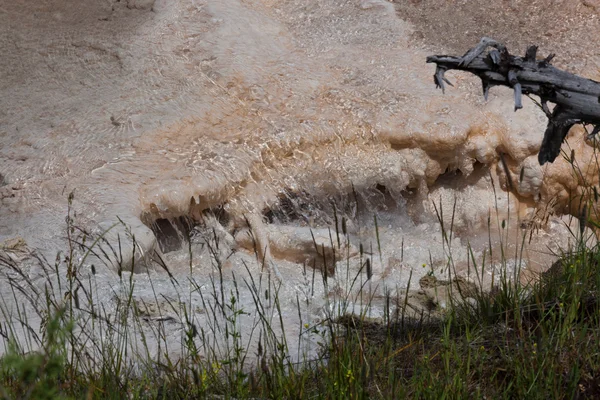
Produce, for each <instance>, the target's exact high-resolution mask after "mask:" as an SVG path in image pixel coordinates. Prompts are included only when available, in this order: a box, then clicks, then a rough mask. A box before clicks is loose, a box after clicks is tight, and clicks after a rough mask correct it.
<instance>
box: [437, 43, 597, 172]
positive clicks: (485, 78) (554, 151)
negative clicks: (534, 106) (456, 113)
mask: <svg viewBox="0 0 600 400" xmlns="http://www.w3.org/2000/svg"><path fill="white" fill-rule="evenodd" d="M490 47H491V48H492V49H491V50H490V51H487V52H486V50H487V49H488V48H490ZM553 57H554V55H553V54H551V55H549V56H548V57H546V58H544V59H538V58H537V46H531V47H529V48H528V49H527V52H526V53H525V57H518V56H513V55H511V54H509V52H508V50H507V49H506V47H505V46H504V45H502V44H500V43H498V42H496V41H495V40H493V39H489V38H483V39H481V42H479V44H478V45H477V46H475V47H474V48H472V49H471V50H469V51H468V52H467V53H466V54H465V55H464V56H462V57H455V56H430V57H427V62H428V63H435V64H436V65H437V68H436V71H435V75H434V81H435V84H436V87H439V88H441V89H442V91H444V87H445V86H444V83H447V84H449V85H451V86H452V84H451V83H450V82H449V81H448V80H447V79H446V78H445V77H444V73H445V72H446V71H448V70H450V69H457V70H462V71H467V72H471V73H473V74H475V75H477V76H478V77H479V78H481V82H482V83H483V94H484V96H485V98H486V99H487V95H488V92H489V90H490V88H491V87H492V86H508V87H511V88H513V90H514V94H515V111H516V110H518V109H520V108H523V104H522V95H523V94H534V95H537V96H539V98H540V103H539V106H540V107H542V109H543V110H544V112H545V113H546V115H547V117H548V126H547V127H546V132H545V133H544V139H543V141H542V146H541V148H540V152H539V154H538V161H539V163H540V165H543V164H544V163H546V162H553V161H554V160H555V159H556V157H557V156H558V155H559V154H560V147H561V144H562V142H563V140H564V138H565V136H567V133H568V132H569V129H571V127H572V126H573V125H575V124H583V125H584V126H585V125H591V126H592V127H593V129H592V132H591V133H590V134H589V136H590V137H593V136H594V135H596V134H597V133H598V132H600V83H599V82H596V81H593V80H591V79H586V78H582V77H580V76H577V75H574V74H571V73H569V72H566V71H562V70H560V69H558V68H555V67H553V66H552V65H551V64H550V61H551V60H552V58H553ZM548 102H551V103H554V104H555V107H554V109H553V110H552V111H550V109H549V108H548Z"/></svg>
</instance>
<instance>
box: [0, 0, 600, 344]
mask: <svg viewBox="0 0 600 400" xmlns="http://www.w3.org/2000/svg"><path fill="white" fill-rule="evenodd" d="M454 3H457V2H446V3H443V5H440V6H438V5H437V2H433V1H425V0H424V1H401V0H397V1H396V2H395V3H391V2H387V1H384V0H347V1H345V0H326V1H320V2H310V1H300V0H290V1H277V2H276V1H271V0H262V1H239V0H221V1H209V0H188V1H142V0H128V1H105V2H95V1H84V2H70V1H41V2H36V3H35V4H28V5H20V4H16V3H6V4H3V5H1V6H0V26H1V27H2V28H0V46H2V49H3V57H2V59H1V60H0V71H1V75H2V77H3V78H2V81H1V82H0V85H1V86H0V88H1V89H0V90H1V91H2V97H1V98H0V173H1V174H2V180H3V186H2V187H0V197H1V208H0V239H1V240H3V241H4V248H5V251H8V252H9V253H10V252H11V251H12V253H11V254H13V256H15V254H17V253H18V250H17V249H16V247H18V246H21V247H23V248H28V249H39V251H41V252H43V253H44V254H46V255H48V256H53V255H54V254H55V253H56V251H57V250H59V249H61V248H64V246H65V237H66V225H65V223H64V220H65V216H66V212H67V195H68V194H69V193H70V192H74V196H75V197H74V203H73V209H74V211H75V212H76V218H75V221H76V224H77V225H78V226H81V227H83V228H85V229H87V230H89V231H95V232H101V231H102V230H103V229H107V228H108V227H110V226H112V225H113V224H114V223H115V221H117V217H118V218H120V219H121V220H122V221H123V222H124V223H125V225H126V226H127V228H125V226H122V225H117V226H116V227H115V228H113V229H112V230H111V231H110V233H109V234H108V235H107V238H108V240H109V241H112V243H113V244H114V243H116V238H117V236H120V237H121V239H122V241H123V244H124V245H123V249H122V251H123V252H127V251H131V250H127V246H126V245H129V246H130V245H131V243H130V241H128V240H127V237H130V235H129V234H128V233H127V232H130V233H133V234H134V235H135V238H136V242H137V244H138V245H139V251H137V252H136V253H135V257H138V258H137V259H136V265H137V266H138V268H137V269H136V272H144V271H145V270H146V267H147V266H150V267H152V266H153V265H155V264H153V261H152V260H153V259H155V255H156V254H159V255H161V256H162V257H163V258H164V259H165V261H166V262H167V263H168V264H169V265H170V270H171V271H172V273H173V274H174V275H176V276H186V274H190V273H191V274H192V275H193V276H194V277H195V278H197V279H199V280H200V281H207V280H208V277H209V276H212V275H213V274H214V273H215V270H214V263H215V260H217V262H218V263H220V264H221V265H222V266H223V268H224V269H225V270H226V271H227V276H228V277H229V276H231V273H237V274H245V273H250V274H256V275H260V273H261V271H262V270H263V269H264V268H267V269H271V270H273V271H275V270H277V271H278V274H279V278H280V279H281V280H282V281H283V282H284V285H283V287H284V289H283V290H282V292H281V293H282V296H283V297H284V298H285V301H284V307H283V311H282V312H283V313H284V314H285V318H287V321H289V329H290V331H291V332H292V333H294V332H295V333H297V332H298V331H300V330H301V326H300V321H299V320H298V318H297V315H298V311H297V310H296V309H295V305H296V302H295V299H296V295H297V294H298V293H304V294H305V295H306V296H307V297H311V298H312V299H313V300H312V303H311V305H310V306H307V307H306V308H305V309H303V310H302V313H305V314H306V316H305V318H306V319H305V321H306V320H311V321H313V320H318V319H319V318H321V319H322V318H323V308H324V307H326V305H325V300H324V299H325V298H329V297H331V296H333V297H335V296H340V297H344V296H347V295H348V294H349V293H350V294H351V295H352V294H356V293H354V292H353V290H354V289H349V288H348V286H347V277H346V274H348V271H351V273H349V274H350V275H352V274H356V273H358V271H359V270H360V268H361V266H364V263H365V260H366V259H369V262H370V263H371V265H372V267H371V268H372V276H370V278H371V279H370V282H371V283H370V286H369V290H371V291H372V292H373V291H374V292H376V294H377V296H379V297H383V296H384V292H390V291H391V292H394V293H400V292H401V291H403V290H406V288H407V285H408V282H409V277H410V279H411V280H412V282H413V287H414V288H415V292H414V293H415V296H417V297H418V296H419V295H423V296H425V298H426V297H427V293H426V292H427V290H426V288H421V291H420V292H419V290H418V287H417V286H418V284H417V283H416V282H418V281H419V279H421V278H422V277H424V276H426V275H431V274H433V275H434V276H438V277H440V279H441V278H442V277H446V276H447V273H448V267H449V266H451V267H452V269H453V270H454V271H455V272H457V273H458V274H459V275H467V274H468V273H470V272H471V270H470V269H471V268H472V265H471V261H472V260H470V259H469V253H468V251H469V248H472V250H473V254H474V257H475V258H476V259H477V260H479V261H481V260H482V259H483V257H484V254H486V255H487V254H488V252H489V251H490V249H491V250H493V254H495V255H496V257H498V255H499V254H500V252H499V251H498V250H499V249H500V247H504V249H505V250H506V253H507V254H511V257H510V260H509V261H508V262H506V263H504V266H508V267H509V268H512V269H515V268H517V269H523V270H527V271H533V272H539V271H541V270H543V269H545V268H547V267H548V266H549V265H550V264H551V263H552V262H553V261H554V260H555V259H556V254H558V253H559V252H560V250H561V249H565V248H567V247H568V244H569V243H570V242H573V241H574V240H575V238H574V236H573V233H572V232H573V231H576V230H577V229H576V225H577V224H575V223H574V222H573V219H572V218H570V217H569V215H578V214H579V210H580V208H581V205H580V203H581V201H580V200H578V199H580V198H581V196H582V195H586V194H587V193H590V191H589V187H590V185H595V184H597V183H598V168H597V164H596V159H595V148H594V143H592V142H590V141H586V140H584V136H585V135H584V134H583V132H582V131H581V130H577V129H574V130H573V131H572V132H571V134H570V136H569V139H568V142H567V143H566V144H565V145H564V149H565V152H566V153H567V154H570V153H571V150H574V151H575V154H576V163H575V164H576V168H574V167H573V165H572V164H571V163H570V162H569V161H568V160H566V159H563V157H560V158H559V159H558V160H557V161H556V162H554V163H553V164H550V165H546V166H544V167H540V166H539V165H538V163H537V159H536V155H537V150H538V149H539V146H540V144H541V138H542V133H543V131H544V129H545V125H546V118H545V116H544V114H543V113H542V112H541V111H540V110H539V109H538V108H537V107H536V106H535V105H534V103H533V102H526V106H525V109H524V110H521V111H519V112H517V113H514V112H513V103H512V94H511V92H510V91H509V90H507V89H506V90H503V89H501V88H496V89H494V90H493V91H492V93H491V95H490V99H489V101H487V102H485V101H484V99H483V96H481V95H480V83H479V82H478V81H477V79H475V78H474V77H472V76H467V75H465V74H459V73H454V74H448V77H449V78H450V79H451V80H452V81H453V83H454V85H455V87H454V88H450V90H447V92H446V94H445V95H442V94H441V92H439V91H436V90H435V88H434V85H433V80H432V74H433V68H432V67H431V66H428V65H426V64H425V62H424V60H425V57H426V56H427V55H430V54H434V53H440V52H441V53H450V54H454V53H457V54H460V53H462V52H464V51H466V50H467V49H468V48H469V47H471V46H473V45H474V44H475V43H476V41H478V40H479V38H480V37H481V36H495V37H497V38H499V39H501V40H504V41H505V42H506V43H507V45H508V46H509V49H511V50H513V51H515V52H517V51H518V52H521V51H523V50H524V48H525V45H526V44H530V43H538V44H541V45H542V48H541V51H547V52H557V53H558V56H557V58H558V60H557V61H556V63H557V65H558V66H559V67H563V68H566V69H568V70H570V71H573V72H576V73H580V74H583V75H584V76H588V77H590V78H595V77H598V75H599V70H598V68H599V65H600V58H599V56H598V54H597V53H596V51H595V50H593V51H592V49H591V48H590V47H589V46H591V45H592V44H593V40H591V39H590V40H585V37H587V36H585V35H588V33H587V32H593V31H594V29H593V27H597V25H598V14H597V10H596V8H595V5H594V4H593V2H581V3H579V2H576V1H572V2H569V6H568V7H563V8H562V9H561V10H563V11H565V10H566V11H565V12H567V14H568V18H567V21H568V23H567V24H565V25H564V26H557V24H553V23H550V22H548V21H555V16H556V15H558V14H557V13H558V11H560V10H559V9H558V8H556V7H557V6H555V5H554V3H552V6H547V7H546V6H545V3H548V4H550V3H551V2H549V1H548V2H542V1H538V2H519V1H515V2H511V3H510V4H509V5H507V6H506V7H505V6H500V5H491V4H490V5H485V7H484V5H481V7H479V8H478V7H476V6H475V5H471V4H470V3H469V5H463V4H462V3H461V4H458V3H457V4H454ZM522 3H523V4H522ZM525 3H527V4H525ZM502 4H504V3H502ZM531 7H534V8H535V7H538V8H539V9H542V10H544V11H543V12H542V13H541V14H540V13H538V14H539V15H541V17H540V21H538V22H540V23H539V24H528V23H526V22H524V21H523V22H522V23H521V22H520V21H521V19H519V18H520V17H519V16H520V15H525V12H527V13H528V12H529V11H531V12H533V11H535V10H534V9H530V8H531ZM540 7H541V8H540ZM446 15H447V16H448V18H444V16H446ZM528 15H529V13H528ZM490 21H493V22H490ZM496 21H500V22H496ZM502 22H504V24H502ZM507 27H508V28H507ZM509 28H510V29H509ZM445 32H448V33H445ZM581 39H583V40H581ZM526 42H527V43H526ZM501 154H502V155H503V157H504V158H505V161H506V164H507V167H508V172H509V174H510V175H511V178H512V182H513V183H514V188H513V190H512V191H510V190H508V189H509V188H508V184H507V179H506V171H505V170H504V169H503V168H502V166H501V163H500V162H499V157H500V155H501ZM574 199H575V200H574ZM334 210H335V211H334ZM374 216H375V218H376V220H377V224H375V222H374V221H375V219H374ZM342 219H343V220H344V226H345V229H344V230H345V235H344V234H342V236H343V237H344V238H347V240H346V241H345V242H344V243H345V244H344V245H343V246H342V245H341V244H340V245H338V246H337V249H338V250H335V248H336V245H335V243H334V242H336V241H337V239H336V235H337V234H336V232H337V233H339V232H340V231H341V230H342V228H341V221H342ZM440 220H441V221H443V223H440ZM503 221H504V222H503ZM442 227H443V228H442ZM449 227H451V230H452V232H453V240H452V242H451V243H448V242H445V241H444V236H443V231H449V230H450V229H449ZM188 237H191V239H189V241H188ZM523 237H526V238H527V240H525V241H523V240H522V239H523ZM19 238H22V239H23V240H21V239H19ZM215 238H217V239H218V241H219V242H220V246H219V249H218V251H217V252H213V253H211V252H210V251H208V250H207V247H209V246H208V245H209V244H210V243H213V245H214V241H215ZM211 241H212V242H211ZM341 242H342V241H340V243H341ZM315 243H316V244H317V246H315ZM523 243H524V244H525V245H524V247H523ZM188 244H189V245H188ZM11 246H12V247H11ZM342 247H343V249H342ZM522 247H523V248H522ZM361 248H362V251H361V250H360V249H361ZM255 249H256V251H254V250H255ZM318 249H320V250H318ZM340 249H342V250H343V251H342V250H340ZM23 251H24V250H23ZM190 251H191V253H192V255H193V257H192V261H190V259H189V253H190ZM335 251H338V253H339V254H337V256H336V257H335V261H340V259H342V260H341V262H338V263H337V264H333V263H334V257H333V256H332V254H333V253H334V252H335ZM327 252H329V253H327ZM326 253H327V254H329V256H327V255H325V256H324V254H326ZM342 254H343V255H345V257H341V255H342ZM513 254H514V255H515V256H514V257H513V256H512V255H513ZM15 257H16V256H15ZM135 257H134V259H135ZM124 258H125V259H130V258H131V257H129V256H127V255H126V256H125V257H124ZM344 258H345V260H344ZM449 259H451V260H452V261H451V263H449V261H448V260H449ZM487 260H488V262H491V264H493V265H497V266H498V267H499V266H500V265H501V264H502V263H501V262H500V260H499V259H494V258H492V259H491V261H490V258H489V256H488V258H487ZM112 261H114V260H112ZM24 265H28V264H24ZM244 265H245V266H247V267H248V269H247V270H246V269H245V267H244ZM423 265H425V267H423ZM313 267H314V268H318V269H323V268H325V269H330V272H331V275H330V277H329V280H330V281H331V284H330V285H328V287H327V288H326V287H324V286H323V285H322V284H321V285H320V286H319V285H317V289H316V291H315V289H314V287H313V288H312V289H311V292H310V295H308V294H306V291H303V290H304V289H305V287H306V280H307V279H308V278H307V276H310V275H311V272H310V271H311V270H312V268H313ZM28 268H29V267H28ZM31 268H32V269H31V271H29V272H28V273H30V274H31V276H33V277H34V278H36V275H35V268H33V267H31ZM493 270H494V268H490V269H488V272H489V274H490V276H488V277H486V278H485V279H486V282H488V284H489V280H490V279H491V273H492V271H493ZM151 271H153V270H152V268H151ZM190 271H191V272H190ZM307 271H308V272H307ZM411 271H412V272H411ZM152 274H153V276H154V277H153V278H152V279H154V280H158V281H159V282H160V280H161V279H162V280H164V282H167V281H168V278H167V277H166V274H164V273H163V274H162V275H161V273H160V270H157V271H153V272H152ZM363 275H364V273H363ZM116 276H117V275H116V272H115V265H114V263H113V264H111V262H107V263H106V264H103V267H102V268H101V269H100V270H99V271H98V272H97V277H98V279H99V280H100V281H101V285H100V286H101V287H102V288H105V293H104V292H102V290H101V292H100V293H99V294H98V296H99V297H98V299H97V301H98V302H107V303H110V302H111V301H113V300H114V299H113V297H112V296H113V294H112V292H111V291H110V290H109V289H110V288H113V287H114V286H115V285H118V279H117V277H116ZM37 278H39V277H37ZM37 278H36V279H37ZM135 279H136V280H137V281H138V284H137V286H136V293H135V296H136V298H137V299H141V300H144V299H145V300H147V301H148V302H153V301H154V300H153V298H154V297H153V296H151V291H150V283H149V279H150V278H148V275H146V274H143V273H141V274H136V275H135ZM228 279H229V278H228ZM467 279H473V278H472V277H470V276H469V277H468V278H467ZM229 284H231V282H229ZM313 286H314V285H313ZM425 286H426V285H425ZM158 287H159V290H162V291H163V292H161V293H163V294H165V295H166V296H174V294H173V293H172V288H171V287H168V285H166V284H165V285H163V286H161V285H158ZM187 289H188V290H189V288H187ZM3 290H6V289H3ZM103 290H104V289H103ZM153 290H156V289H153ZM182 290H185V288H182ZM419 293H420V294H419ZM245 296H249V295H248V294H246V295H245ZM248 298H249V297H247V298H246V299H248ZM439 305H442V304H439ZM159 306H160V305H156V307H158V308H160V307H159ZM370 312H372V313H373V315H375V316H381V313H382V312H383V311H382V309H378V308H377V307H374V308H372V309H371V310H370ZM201 314H202V313H201V312H200V313H199V316H198V318H200V319H202V318H206V316H204V317H203V316H202V315H201ZM170 329H172V330H173V331H176V330H177V329H178V325H177V324H176V323H174V325H173V326H171V328H170Z"/></svg>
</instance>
